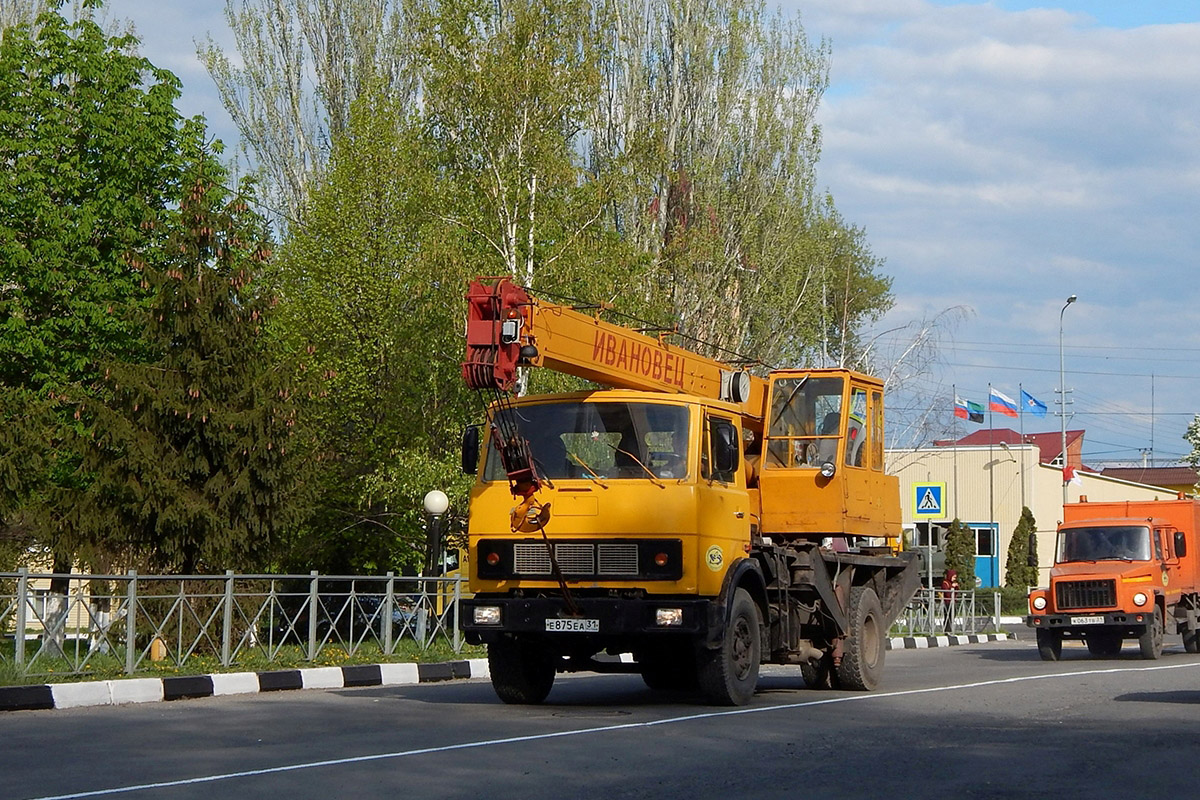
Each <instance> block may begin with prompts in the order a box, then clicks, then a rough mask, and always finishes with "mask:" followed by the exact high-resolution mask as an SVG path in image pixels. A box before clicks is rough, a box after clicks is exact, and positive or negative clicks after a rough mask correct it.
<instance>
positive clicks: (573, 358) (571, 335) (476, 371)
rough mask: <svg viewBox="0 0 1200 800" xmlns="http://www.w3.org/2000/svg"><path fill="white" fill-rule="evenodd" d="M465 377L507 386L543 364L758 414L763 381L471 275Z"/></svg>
mask: <svg viewBox="0 0 1200 800" xmlns="http://www.w3.org/2000/svg"><path fill="white" fill-rule="evenodd" d="M467 304H468V305H467V359H466V361H465V362H464V363H463V378H464V379H465V380H466V382H467V384H468V385H469V386H471V387H472V388H475V389H498V390H502V391H507V390H509V389H511V388H512V387H513V385H514V384H515V382H516V376H517V367H518V366H525V365H528V366H538V367H548V368H550V369H553V370H555V371H557V372H562V373H565V374H568V375H575V376H577V377H580V378H584V379H586V380H590V381H595V382H597V383H602V384H605V385H608V386H612V387H614V388H617V389H636V390H639V391H651V392H669V393H678V394H690V395H695V396H697V397H704V398H709V399H715V400H724V401H726V402H730V403H734V404H736V405H739V406H740V407H741V412H742V413H743V414H745V415H747V416H750V417H755V418H757V419H760V420H761V419H762V418H763V416H764V415H765V411H766V403H767V387H768V384H767V381H766V380H764V379H763V378H760V377H758V376H755V375H751V374H750V373H749V372H747V371H745V370H743V369H738V368H737V367H734V366H732V365H730V364H726V363H724V362H721V361H717V360H715V359H711V358H707V357H705V356H702V355H700V354H699V353H696V352H693V351H691V350H688V349H687V348H684V347H680V346H678V345H676V344H672V343H671V342H669V341H667V340H666V339H665V338H664V337H654V336H647V335H645V334H644V333H640V332H638V331H635V330H632V329H630V328H626V327H624V326H622V325H615V324H613V323H610V322H606V321H605V320H602V319H600V317H599V316H598V315H594V314H586V313H583V312H582V311H578V310H576V309H574V308H571V307H569V306H563V305H558V304H556V303H550V302H546V301H544V300H540V299H537V298H534V297H531V296H530V294H529V293H528V292H527V291H526V290H525V289H523V288H521V287H519V286H517V285H516V284H514V283H513V282H512V280H511V279H510V278H507V277H503V278H484V279H480V280H476V281H472V283H471V285H470V289H469V290H468V292H467Z"/></svg>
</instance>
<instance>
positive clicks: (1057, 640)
mask: <svg viewBox="0 0 1200 800" xmlns="http://www.w3.org/2000/svg"><path fill="white" fill-rule="evenodd" d="M1037 648H1038V655H1039V656H1041V657H1042V661H1058V660H1059V659H1060V658H1062V631H1047V630H1042V629H1041V628H1039V629H1038V632H1037Z"/></svg>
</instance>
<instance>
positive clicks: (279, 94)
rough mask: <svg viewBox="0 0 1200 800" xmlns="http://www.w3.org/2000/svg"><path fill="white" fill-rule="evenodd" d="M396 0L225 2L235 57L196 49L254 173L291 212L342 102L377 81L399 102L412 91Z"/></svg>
mask: <svg viewBox="0 0 1200 800" xmlns="http://www.w3.org/2000/svg"><path fill="white" fill-rule="evenodd" d="M401 6H402V3H400V2H393V0H339V2H333V3H331V2H328V0H226V3H225V18H226V20H227V21H228V22H229V27H230V29H231V30H232V31H233V36H234V41H235V43H236V46H237V50H238V54H239V56H240V58H238V59H236V60H234V59H231V58H230V57H229V56H228V55H227V54H226V53H225V52H224V51H223V50H221V48H220V47H219V46H217V45H216V44H215V43H214V42H213V41H212V40H211V39H210V40H209V41H208V42H207V43H206V44H205V45H203V46H201V47H200V48H199V56H200V58H201V60H202V61H203V62H204V64H205V65H206V66H207V68H208V71H209V73H210V74H211V75H212V77H213V80H214V81H215V82H216V84H217V90H218V91H219V92H220V95H221V100H222V102H223V103H224V105H225V108H226V110H227V111H228V112H229V115H230V116H231V117H232V118H233V121H234V124H236V125H237V127H238V130H239V131H240V132H241V136H242V149H243V151H244V152H245V153H246V154H247V155H248V156H249V157H250V159H251V163H252V164H253V165H255V166H257V167H258V168H259V169H260V170H261V172H262V175H263V180H264V182H265V185H266V187H267V194H268V196H269V197H270V198H271V200H272V201H274V202H276V203H278V204H279V205H281V206H282V207H283V208H284V209H285V211H286V213H287V215H288V218H289V219H295V218H297V216H298V215H299V212H300V209H301V208H302V206H303V205H304V203H305V201H306V199H307V196H308V184H309V181H310V180H311V179H312V177H313V176H314V175H317V174H319V172H320V170H321V169H322V168H323V167H324V165H325V163H326V161H327V160H328V158H329V155H330V153H331V152H332V148H333V143H334V141H335V140H336V139H337V138H338V137H339V136H341V135H342V134H343V133H344V132H345V131H346V130H347V128H348V127H349V122H350V108H351V106H352V105H353V104H354V101H355V99H356V98H357V97H358V96H359V95H360V94H361V93H362V92H363V91H364V90H365V89H366V88H367V87H368V86H370V85H372V84H373V83H375V82H382V84H383V86H384V87H385V89H386V90H387V92H388V93H389V94H391V95H392V96H393V97H395V98H396V99H398V100H399V101H400V102H401V103H404V102H407V100H408V99H409V98H411V96H412V93H413V80H414V79H413V76H412V74H411V68H410V66H409V63H408V53H409V49H408V48H407V47H405V42H406V37H405V35H404V33H403V27H404V20H405V14H404V13H403V12H402V9H401Z"/></svg>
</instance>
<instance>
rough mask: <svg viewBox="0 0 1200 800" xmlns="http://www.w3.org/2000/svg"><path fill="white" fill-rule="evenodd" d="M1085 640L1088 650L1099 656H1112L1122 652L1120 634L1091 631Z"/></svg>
mask: <svg viewBox="0 0 1200 800" xmlns="http://www.w3.org/2000/svg"><path fill="white" fill-rule="evenodd" d="M1085 641H1086V642H1087V649H1088V652H1089V653H1091V654H1092V655H1094V656H1096V657H1097V658H1112V657H1113V656H1115V655H1117V654H1118V653H1120V652H1121V636H1120V634H1116V633H1111V632H1109V633H1089V634H1088V635H1087V638H1086V639H1085Z"/></svg>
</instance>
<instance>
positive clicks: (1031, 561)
mask: <svg viewBox="0 0 1200 800" xmlns="http://www.w3.org/2000/svg"><path fill="white" fill-rule="evenodd" d="M1028 547H1029V551H1028V555H1027V556H1026V557H1025V566H1027V567H1036V566H1037V565H1038V558H1037V535H1035V534H1034V533H1033V532H1032V531H1030V532H1029V545H1028Z"/></svg>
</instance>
